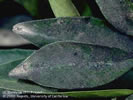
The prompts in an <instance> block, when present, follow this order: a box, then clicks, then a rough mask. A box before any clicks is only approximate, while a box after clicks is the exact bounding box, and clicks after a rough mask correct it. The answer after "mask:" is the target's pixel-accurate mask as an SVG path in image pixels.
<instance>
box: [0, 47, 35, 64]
mask: <svg viewBox="0 0 133 100" xmlns="http://www.w3.org/2000/svg"><path fill="white" fill-rule="evenodd" d="M32 52H33V50H23V49H9V50H0V65H2V64H6V63H8V62H12V61H16V60H19V59H24V58H26V57H28V56H29V55H30V54H31V53H32Z"/></svg>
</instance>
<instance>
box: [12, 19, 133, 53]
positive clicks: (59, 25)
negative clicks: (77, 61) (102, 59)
mask: <svg viewBox="0 0 133 100" xmlns="http://www.w3.org/2000/svg"><path fill="white" fill-rule="evenodd" d="M99 21H101V20H98V19H95V18H91V17H77V18H71V17H68V18H52V19H44V20H37V21H30V22H24V23H20V24H17V25H15V26H14V29H13V31H14V32H16V33H18V34H19V35H21V36H22V37H24V38H25V39H27V40H29V41H31V42H32V43H33V44H35V45H37V46H38V47H42V46H44V44H46V43H51V42H55V41H67V40H69V41H77V42H82V43H88V44H96V45H101V46H108V47H115V48H120V49H123V50H125V51H128V52H132V51H133V41H132V40H131V39H130V38H129V37H128V36H124V35H121V34H119V33H116V32H113V31H111V30H110V29H108V28H107V27H105V26H104V25H103V24H102V25H97V23H98V22H99Z"/></svg>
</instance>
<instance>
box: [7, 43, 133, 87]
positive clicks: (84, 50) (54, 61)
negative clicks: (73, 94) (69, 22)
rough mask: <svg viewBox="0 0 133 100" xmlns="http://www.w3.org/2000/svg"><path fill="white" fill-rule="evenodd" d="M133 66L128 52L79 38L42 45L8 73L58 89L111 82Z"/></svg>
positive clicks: (93, 85)
mask: <svg viewBox="0 0 133 100" xmlns="http://www.w3.org/2000/svg"><path fill="white" fill-rule="evenodd" d="M132 67H133V59H132V56H131V55H130V54H128V53H127V52H125V51H123V50H120V49H116V48H108V47H103V46H96V45H88V44H84V43H77V42H56V43H52V44H49V45H47V46H44V47H42V48H41V49H40V50H38V51H36V52H35V53H34V54H32V55H31V56H30V57H29V58H28V59H26V60H25V61H24V62H22V63H21V64H20V65H18V66H17V67H16V68H15V69H13V70H12V71H11V72H10V73H9V76H11V77H15V78H19V79H28V80H31V81H34V82H35V83H37V84H40V85H43V86H46V87H53V88H59V89H76V88H93V87H97V86H101V85H104V84H106V83H109V82H111V81H113V80H115V79H117V78H118V77H120V76H121V75H123V74H124V73H126V72H127V71H129V70H130V69H131V68H132Z"/></svg>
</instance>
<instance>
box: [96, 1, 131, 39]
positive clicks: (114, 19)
mask: <svg viewBox="0 0 133 100" xmlns="http://www.w3.org/2000/svg"><path fill="white" fill-rule="evenodd" d="M96 2H97V5H98V6H99V8H100V10H101V12H102V13H103V15H104V16H105V18H106V19H107V20H108V21H109V22H110V23H111V24H112V25H113V26H114V27H115V28H117V29H118V30H119V31H121V32H123V33H126V34H128V35H132V36H133V22H132V21H133V17H132V16H131V15H132V14H133V9H132V10H131V8H133V6H131V5H133V3H132V1H131V0H96Z"/></svg>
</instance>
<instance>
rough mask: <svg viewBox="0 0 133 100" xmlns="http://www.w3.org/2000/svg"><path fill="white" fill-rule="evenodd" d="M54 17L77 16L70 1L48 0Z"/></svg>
mask: <svg viewBox="0 0 133 100" xmlns="http://www.w3.org/2000/svg"><path fill="white" fill-rule="evenodd" d="M49 3H50V5H51V8H52V10H53V12H54V15H55V16H56V17H67V16H79V12H78V11H77V9H76V8H75V6H74V4H73V3H72V1H71V0H49Z"/></svg>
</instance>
